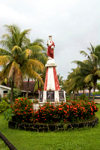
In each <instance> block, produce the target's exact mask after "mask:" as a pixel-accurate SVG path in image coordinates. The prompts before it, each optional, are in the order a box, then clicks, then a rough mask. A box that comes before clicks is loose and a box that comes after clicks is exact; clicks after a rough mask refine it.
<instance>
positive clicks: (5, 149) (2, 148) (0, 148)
mask: <svg viewBox="0 0 100 150" xmlns="http://www.w3.org/2000/svg"><path fill="white" fill-rule="evenodd" d="M0 150H9V148H8V147H7V146H6V145H5V143H4V142H3V140H2V139H0Z"/></svg>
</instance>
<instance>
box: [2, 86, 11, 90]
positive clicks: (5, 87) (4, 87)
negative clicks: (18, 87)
mask: <svg viewBox="0 0 100 150" xmlns="http://www.w3.org/2000/svg"><path fill="white" fill-rule="evenodd" d="M0 88H3V89H7V90H11V88H10V87H7V86H4V85H0Z"/></svg>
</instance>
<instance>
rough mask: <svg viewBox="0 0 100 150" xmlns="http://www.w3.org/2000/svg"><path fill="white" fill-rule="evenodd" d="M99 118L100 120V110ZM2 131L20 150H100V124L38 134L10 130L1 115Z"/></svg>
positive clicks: (0, 125)
mask: <svg viewBox="0 0 100 150" xmlns="http://www.w3.org/2000/svg"><path fill="white" fill-rule="evenodd" d="M98 107H99V109H100V105H98ZM97 117H98V118H99V120H100V110H99V112H97ZM0 131H1V132H2V133H3V134H4V135H5V136H6V137H7V138H8V139H9V140H10V142H11V143H12V144H13V145H14V146H15V147H16V148H17V149H18V150H100V124H98V125H97V126H96V127H94V128H82V129H75V130H70V131H66V132H65V131H64V132H48V133H42V132H41V133H38V132H31V131H23V130H15V129H9V128H8V126H7V121H6V120H4V116H3V114H0ZM0 150H1V149H0ZM3 150H6V149H3Z"/></svg>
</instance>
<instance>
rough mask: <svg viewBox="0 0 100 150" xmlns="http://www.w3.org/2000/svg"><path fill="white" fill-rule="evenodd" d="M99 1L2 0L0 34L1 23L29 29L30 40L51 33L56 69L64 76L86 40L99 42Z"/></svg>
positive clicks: (83, 47) (78, 55)
mask: <svg viewBox="0 0 100 150" xmlns="http://www.w3.org/2000/svg"><path fill="white" fill-rule="evenodd" d="M99 6H100V0H95V1H94V0H93V1H91V0H84V1H82V0H36V1H34V0H20V1H19V0H1V1H0V33H1V34H2V33H3V32H4V28H3V27H2V25H4V24H17V25H19V26H20V27H21V28H22V29H25V28H31V29H32V31H31V35H30V37H31V39H33V40H34V39H35V38H43V39H44V40H45V44H46V40H47V38H48V35H49V34H52V35H53V39H54V41H55V44H56V48H55V59H56V63H57V64H58V68H57V70H58V72H59V73H61V75H63V76H64V77H66V75H67V74H68V72H69V71H71V68H72V67H74V66H75V65H74V64H71V62H72V61H73V60H77V59H83V57H82V56H81V55H80V54H79V51H80V50H81V49H86V48H87V47H89V42H91V43H93V44H94V45H97V44H99V43H100V8H99Z"/></svg>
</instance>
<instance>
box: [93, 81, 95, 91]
mask: <svg viewBox="0 0 100 150" xmlns="http://www.w3.org/2000/svg"><path fill="white" fill-rule="evenodd" d="M95 89H96V82H94V87H93V90H94V92H95Z"/></svg>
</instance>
